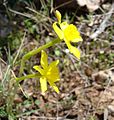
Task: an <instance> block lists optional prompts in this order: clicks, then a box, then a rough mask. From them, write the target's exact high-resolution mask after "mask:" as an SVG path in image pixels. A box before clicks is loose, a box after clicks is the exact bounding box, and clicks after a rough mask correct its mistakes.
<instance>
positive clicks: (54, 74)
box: [46, 60, 60, 82]
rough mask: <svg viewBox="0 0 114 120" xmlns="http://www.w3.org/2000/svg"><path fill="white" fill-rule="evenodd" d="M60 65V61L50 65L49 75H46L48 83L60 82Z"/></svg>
mask: <svg viewBox="0 0 114 120" xmlns="http://www.w3.org/2000/svg"><path fill="white" fill-rule="evenodd" d="M58 63H59V60H56V61H53V62H52V63H51V64H50V65H49V67H48V71H47V75H46V77H47V79H48V81H51V82H56V81H59V80H60V74H59V69H58V67H57V64H58Z"/></svg>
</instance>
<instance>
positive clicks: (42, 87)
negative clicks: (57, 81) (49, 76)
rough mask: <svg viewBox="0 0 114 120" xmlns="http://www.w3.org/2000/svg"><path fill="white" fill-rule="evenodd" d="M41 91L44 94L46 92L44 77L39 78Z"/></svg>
mask: <svg viewBox="0 0 114 120" xmlns="http://www.w3.org/2000/svg"><path fill="white" fill-rule="evenodd" d="M40 85H41V91H42V93H44V92H45V91H46V90H47V81H46V78H45V77H41V78H40Z"/></svg>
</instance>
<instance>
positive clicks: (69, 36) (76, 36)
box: [64, 24, 82, 42]
mask: <svg viewBox="0 0 114 120" xmlns="http://www.w3.org/2000/svg"><path fill="white" fill-rule="evenodd" d="M64 36H65V39H66V40H68V41H71V42H79V41H82V38H81V36H80V33H79V32H78V29H77V28H76V26H75V25H73V24H70V25H69V26H68V27H67V28H66V29H64Z"/></svg>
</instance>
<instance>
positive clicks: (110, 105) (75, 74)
mask: <svg viewBox="0 0 114 120" xmlns="http://www.w3.org/2000/svg"><path fill="white" fill-rule="evenodd" d="M7 2H8V1H7ZM75 2H76V1H75ZM68 4H70V3H69V2H68V3H67V4H65V3H61V4H59V5H58V4H57V3H53V0H52V1H44V0H40V1H34V2H30V1H24V2H21V1H20V2H19V1H18V2H16V1H12V2H8V3H4V4H3V2H0V119H1V120H5V119H6V120H7V119H9V120H15V119H19V120H114V3H112V2H106V3H102V5H99V9H97V10H96V11H94V10H93V11H92V12H90V11H89V10H88V9H89V7H88V9H87V8H85V7H80V6H79V5H78V4H77V3H76V5H77V8H74V7H72V5H70V6H67V5H68ZM65 5H66V6H65ZM67 7H68V8H67ZM65 8H67V9H65ZM55 9H58V10H60V11H61V13H62V16H63V18H62V19H63V20H66V19H67V20H68V21H69V22H70V23H74V24H75V25H76V26H77V28H78V29H79V31H80V33H81V36H82V38H83V42H82V43H79V45H78V46H79V48H80V50H81V60H80V61H78V60H77V59H76V58H75V57H74V56H73V55H71V54H70V53H69V52H67V48H66V46H65V44H64V43H61V44H57V45H55V46H53V47H50V48H49V49H47V50H46V52H47V53H48V55H49V61H52V60H55V59H59V60H60V64H59V69H60V74H61V80H60V82H58V83H57V85H58V86H59V89H60V93H59V94H56V93H55V92H54V91H53V90H52V89H51V88H49V90H48V91H47V92H46V94H45V95H42V94H41V91H40V85H39V81H38V80H36V79H26V80H24V81H22V82H21V83H20V86H18V90H15V88H17V86H16V85H15V79H14V76H18V74H19V67H20V60H21V59H22V56H23V55H24V54H26V53H27V52H28V51H30V50H32V49H36V48H38V47H39V46H41V45H43V44H45V43H47V42H48V41H50V40H51V39H53V38H56V35H55V33H54V31H53V29H52V23H53V22H54V21H55V20H56V18H55V17H54V13H53V12H54V10H55ZM39 61H40V54H37V55H35V56H33V57H31V58H30V59H29V60H28V61H27V62H26V68H25V70H24V72H23V75H27V74H29V73H34V70H33V69H32V67H33V65H35V64H39Z"/></svg>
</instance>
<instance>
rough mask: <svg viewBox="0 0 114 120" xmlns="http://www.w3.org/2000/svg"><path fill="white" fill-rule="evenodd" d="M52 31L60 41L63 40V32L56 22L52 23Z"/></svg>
mask: <svg viewBox="0 0 114 120" xmlns="http://www.w3.org/2000/svg"><path fill="white" fill-rule="evenodd" d="M53 29H54V31H55V32H56V34H57V35H58V36H59V38H60V39H63V38H64V34H63V31H62V30H61V29H60V28H59V27H58V26H57V22H55V23H53Z"/></svg>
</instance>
